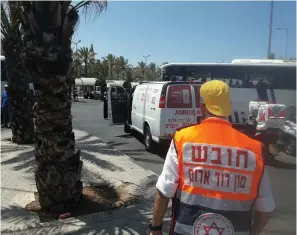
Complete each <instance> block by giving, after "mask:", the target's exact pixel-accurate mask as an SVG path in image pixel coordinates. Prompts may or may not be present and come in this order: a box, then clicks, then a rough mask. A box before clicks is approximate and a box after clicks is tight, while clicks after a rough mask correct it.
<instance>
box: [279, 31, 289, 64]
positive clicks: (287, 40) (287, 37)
mask: <svg viewBox="0 0 297 235" xmlns="http://www.w3.org/2000/svg"><path fill="white" fill-rule="evenodd" d="M276 29H277V30H285V33H286V51H285V59H287V53H288V43H289V29H288V28H276Z"/></svg>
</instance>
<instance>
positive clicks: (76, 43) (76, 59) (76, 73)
mask: <svg viewBox="0 0 297 235" xmlns="http://www.w3.org/2000/svg"><path fill="white" fill-rule="evenodd" d="M80 42H81V40H79V41H78V42H73V41H72V43H73V44H75V52H76V53H77V45H78V44H79V43H80ZM77 61H78V58H77V54H76V56H75V67H76V71H75V75H76V78H77V77H78V71H77V64H78V63H77Z"/></svg>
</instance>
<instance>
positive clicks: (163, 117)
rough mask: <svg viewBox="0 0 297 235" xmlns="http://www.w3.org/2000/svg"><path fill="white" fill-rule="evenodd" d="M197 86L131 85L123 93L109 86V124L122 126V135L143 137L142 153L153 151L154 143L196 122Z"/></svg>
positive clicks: (154, 83)
mask: <svg viewBox="0 0 297 235" xmlns="http://www.w3.org/2000/svg"><path fill="white" fill-rule="evenodd" d="M200 86H201V85H200V84H199V83H193V82H148V83H142V84H139V85H137V86H134V87H133V89H132V91H131V93H130V94H127V93H126V92H125V89H124V88H123V87H121V86H117V85H110V87H109V89H108V93H107V95H108V99H107V100H108V119H109V121H110V124H112V125H118V124H125V125H124V130H125V132H130V131H131V130H135V131H137V132H139V133H141V134H143V135H144V137H145V138H144V145H145V148H146V150H148V151H153V150H154V149H155V147H156V143H162V142H163V141H166V142H169V140H171V138H172V136H173V134H174V133H175V131H176V129H177V128H180V127H184V126H189V125H192V124H197V123H199V122H200V116H201V109H200V96H199V94H200ZM115 88H117V89H115ZM115 91H116V92H117V93H118V94H116V95H115V94H114V92H115Z"/></svg>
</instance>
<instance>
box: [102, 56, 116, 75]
mask: <svg viewBox="0 0 297 235" xmlns="http://www.w3.org/2000/svg"><path fill="white" fill-rule="evenodd" d="M102 59H103V60H107V61H108V65H109V75H108V76H109V79H113V69H114V65H115V62H116V56H114V55H113V54H108V55H107V56H106V57H103V58H102Z"/></svg>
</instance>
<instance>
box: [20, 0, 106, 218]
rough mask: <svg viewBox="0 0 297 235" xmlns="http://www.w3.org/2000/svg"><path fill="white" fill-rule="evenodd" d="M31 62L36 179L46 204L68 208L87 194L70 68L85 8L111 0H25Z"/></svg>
mask: <svg viewBox="0 0 297 235" xmlns="http://www.w3.org/2000/svg"><path fill="white" fill-rule="evenodd" d="M20 3H21V6H20V7H19V8H18V9H19V13H20V14H19V20H20V22H21V26H22V29H23V30H24V34H23V38H24V41H25V43H24V45H25V48H24V60H25V65H26V66H27V67H28V68H29V69H30V71H32V73H34V76H33V82H34V86H35V90H36V104H35V106H34V115H35V118H34V125H35V139H36V143H35V151H34V152H35V159H36V163H37V169H36V171H35V181H36V186H37V190H38V193H39V202H40V205H41V207H42V208H43V209H44V210H46V211H50V212H68V211H69V210H71V209H72V208H73V207H74V206H76V205H77V204H78V203H79V201H80V199H81V197H82V181H81V169H82V161H81V160H80V152H79V151H77V152H76V151H75V137H74V133H73V129H72V117H71V100H70V98H69V86H68V82H67V79H68V73H69V68H70V66H71V63H72V50H71V39H72V36H73V34H74V30H75V28H76V26H77V22H78V18H79V14H78V10H79V9H81V8H82V7H92V6H94V4H95V6H96V9H97V13H101V12H102V11H104V10H105V9H106V6H107V2H106V1H94V2H93V1H80V2H71V1H21V2H20ZM98 10H99V11H98Z"/></svg>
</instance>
